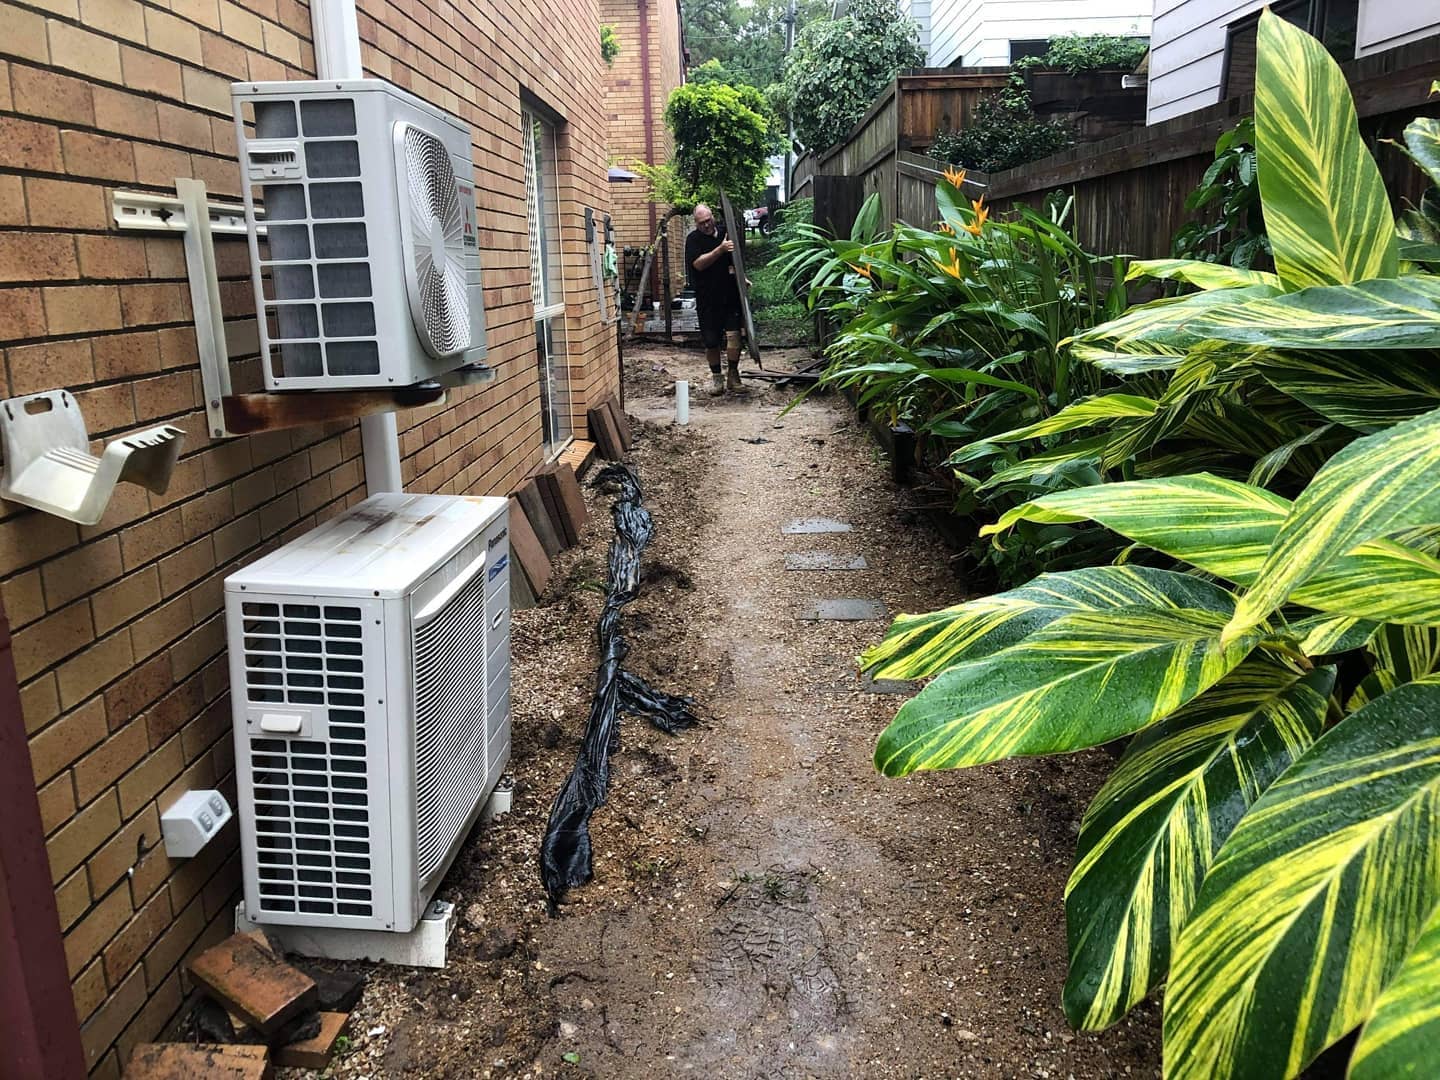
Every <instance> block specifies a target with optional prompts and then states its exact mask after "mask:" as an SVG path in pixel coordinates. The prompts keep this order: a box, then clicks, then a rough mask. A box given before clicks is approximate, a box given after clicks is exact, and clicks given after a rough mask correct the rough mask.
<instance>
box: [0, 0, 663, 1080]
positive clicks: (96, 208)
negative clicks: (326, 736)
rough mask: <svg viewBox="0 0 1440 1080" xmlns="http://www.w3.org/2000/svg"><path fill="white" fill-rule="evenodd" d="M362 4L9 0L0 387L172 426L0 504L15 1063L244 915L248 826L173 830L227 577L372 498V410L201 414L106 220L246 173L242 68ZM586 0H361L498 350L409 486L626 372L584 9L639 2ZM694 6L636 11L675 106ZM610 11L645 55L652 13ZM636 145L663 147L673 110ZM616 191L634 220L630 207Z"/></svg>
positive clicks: (171, 343) (297, 48)
mask: <svg viewBox="0 0 1440 1080" xmlns="http://www.w3.org/2000/svg"><path fill="white" fill-rule="evenodd" d="M344 3H345V0H337V2H331V3H326V4H323V5H322V4H319V3H316V4H314V5H312V6H307V5H305V4H303V3H300V2H297V0H238V2H231V0H184V2H180V0H175V2H171V0H163V2H162V0H18V2H10V0H3V2H0V25H3V27H4V30H5V33H4V35H3V38H0V349H3V353H4V360H5V364H4V370H3V372H0V384H3V389H4V394H3V395H0V396H3V397H11V396H17V395H26V394H32V393H37V392H41V391H48V390H52V389H59V388H64V389H67V390H69V391H70V392H71V393H72V394H73V397H74V400H75V401H76V402H77V403H78V404H79V405H80V407H81V408H82V409H83V411H84V415H85V420H86V422H87V423H88V426H89V434H90V436H91V438H92V439H94V440H97V442H96V445H98V444H99V442H100V441H108V440H110V439H112V438H114V437H116V436H119V435H122V434H125V433H127V432H133V431H135V430H136V429H139V428H144V427H149V426H152V425H155V424H158V423H161V422H169V423H173V424H176V425H178V426H179V427H181V428H183V429H184V430H185V431H186V433H187V438H186V441H185V445H184V452H183V456H182V457H181V459H180V461H179V464H178V466H177V468H176V470H175V473H174V476H173V479H172V481H171V484H170V488H169V490H168V492H167V493H166V494H164V495H163V496H160V495H153V494H149V493H147V492H146V491H145V490H143V489H142V488H140V487H138V486H135V485H130V484H126V485H122V486H121V487H120V488H118V489H117V495H116V498H115V499H114V501H113V502H112V503H111V505H110V507H109V510H108V512H107V513H106V514H105V516H104V518H103V519H102V520H101V521H100V523H99V524H98V525H95V526H93V527H79V526H77V525H74V524H72V523H70V522H67V521H65V520H62V519H60V518H58V517H52V516H48V515H46V514H44V513H40V512H38V511H33V510H28V509H25V508H23V507H21V506H18V505H13V504H8V503H7V504H0V597H3V616H0V1010H3V1012H4V1017H3V1020H0V1030H3V1032H4V1040H3V1041H4V1047H3V1048H0V1059H6V1058H7V1057H8V1058H10V1059H12V1060H19V1061H22V1062H28V1063H29V1066H28V1067H27V1068H25V1069H24V1070H23V1071H21V1072H20V1073H18V1074H16V1075H25V1076H36V1077H39V1076H45V1077H47V1078H51V1080H64V1078H67V1077H70V1076H74V1075H83V1072H84V1071H85V1070H89V1071H90V1072H91V1073H92V1074H93V1075H96V1076H103V1077H118V1076H119V1075H120V1073H121V1069H122V1067H123V1064H124V1062H125V1059H126V1056H127V1055H128V1053H129V1052H130V1050H131V1049H132V1048H133V1047H134V1046H135V1045H136V1044H137V1043H139V1042H141V1041H144V1040H147V1039H151V1038H153V1037H154V1036H156V1035H157V1034H158V1033H160V1032H161V1031H162V1029H164V1028H165V1027H166V1025H167V1024H168V1023H170V1021H171V1020H172V1018H173V1017H175V1016H176V1015H177V1013H178V1012H179V1010H180V1009H181V1007H182V1003H183V1002H184V1000H185V997H186V994H187V991H188V989H189V985H188V981H187V976H186V975H185V973H184V963H185V960H186V958H187V957H188V956H190V955H192V954H193V953H195V952H196V951H197V950H199V949H201V948H202V947H204V946H206V945H208V944H210V943H212V942H214V941H216V940H218V939H219V938H220V937H222V936H224V935H226V934H228V933H229V932H230V930H231V929H232V919H233V909H234V905H235V902H236V900H237V889H238V885H239V881H240V870H239V863H238V854H237V841H236V834H235V830H234V827H233V826H231V827H229V830H230V831H229V833H228V835H222V837H221V838H220V839H219V840H217V842H215V843H212V844H211V845H209V846H208V847H206V848H205V849H204V850H203V851H202V853H201V854H200V855H199V856H197V857H196V858H193V859H190V860H188V861H177V860H171V859H170V858H168V857H167V856H166V854H165V850H164V847H163V846H161V845H160V843H159V840H160V825H159V817H160V813H161V812H162V810H163V809H164V808H166V807H167V805H168V804H169V803H170V802H171V801H173V800H174V799H175V798H176V797H177V796H178V795H179V794H180V793H182V792H184V791H186V790H187V789H192V788H210V787H218V788H220V789H221V790H222V791H225V792H226V793H227V794H228V795H229V797H230V798H231V799H232V801H233V799H234V795H235V783H234V775H233V762H234V753H233V748H232V740H231V713H230V703H229V697H228V685H227V668H226V659H225V640H226V639H225V626H224V618H223V613H222V581H223V579H224V578H225V577H226V575H227V574H229V573H231V572H233V571H234V570H236V569H237V568H239V567H240V566H242V565H245V564H246V563H248V562H250V561H252V560H253V559H255V558H256V557H257V556H259V555H260V554H262V553H264V552H267V551H269V550H272V549H273V548H274V547H276V546H277V545H278V544H279V543H281V542H283V541H286V540H289V539H291V538H293V537H295V536H297V535H298V534H300V533H302V532H304V531H306V530H308V529H310V528H312V527H313V526H314V525H316V524H317V523H318V522H320V521H322V520H324V519H326V518H329V517H332V516H333V515H335V514H337V513H339V512H341V511H343V510H344V509H346V508H348V507H350V506H352V505H354V504H355V503H357V502H358V501H360V500H361V499H363V498H364V497H365V495H366V472H367V458H368V457H369V455H370V453H371V450H372V446H371V445H370V444H371V440H370V438H369V432H370V431H371V430H378V429H367V437H366V439H365V440H362V434H361V427H360V425H359V424H358V423H357V422H356V421H355V420H353V419H352V420H340V421H335V422H330V423H327V424H324V425H323V426H322V425H318V424H312V425H311V426H307V427H296V428H290V429H285V430H275V431H267V432H265V433H263V434H258V435H254V436H251V437H244V438H234V439H211V438H209V437H208V435H207V424H206V415H205V412H204V402H203V400H202V399H201V397H200V394H201V391H200V378H199V374H198V368H197V339H196V333H195V327H194V321H193V316H192V311H191V294H190V290H189V286H188V284H187V276H186V263H185V257H184V248H183V241H182V237H181V236H180V235H179V234H169V235H164V234H153V233H151V234H147V233H139V232H122V231H119V230H117V228H116V227H115V222H114V220H113V203H112V196H113V194H114V193H115V192H116V191H117V190H125V191H140V192H151V193H155V194H164V193H167V192H168V193H169V194H170V195H171V196H173V195H174V193H175V179H176V178H177V177H195V178H200V179H203V180H204V181H205V182H206V183H207V184H208V185H209V188H210V191H211V193H212V197H215V198H219V199H230V200H233V199H235V198H237V197H238V196H239V194H240V175H239V170H238V167H237V163H236V157H235V155H236V137H235V130H234V126H233V121H232V114H231V100H230V83H231V82H232V81H245V80H252V81H260V80H281V79H306V78H312V77H313V73H314V71H315V53H316V50H315V48H314V47H313V46H312V41H313V40H314V35H313V33H312V25H311V19H312V11H314V12H316V13H317V14H316V17H317V18H319V17H322V16H321V15H320V14H319V12H321V11H322V10H326V11H328V10H333V9H335V8H338V7H343V6H344ZM613 6H615V5H608V6H607V11H608V10H609V7H613ZM630 6H631V8H632V10H634V9H635V8H636V5H635V4H633V3H632V4H631V5H630ZM600 9H601V4H600V0H486V2H484V3H479V2H476V0H455V2H454V3H450V4H444V5H432V4H425V3H416V2H409V0H406V2H401V3H381V2H379V0H358V26H359V37H360V58H361V60H362V61H363V64H364V68H365V70H366V72H367V73H368V74H371V75H374V76H377V77H380V78H383V79H388V80H390V81H391V82H393V83H396V84H398V85H399V86H401V87H403V88H405V89H407V90H409V91H410V92H412V93H414V94H416V95H418V96H419V97H421V98H423V99H425V100H426V101H428V102H430V103H432V104H434V105H435V106H438V107H439V108H441V109H444V110H446V111H447V112H450V113H452V114H454V115H456V116H458V117H459V118H460V119H461V120H463V121H465V122H466V123H468V124H469V125H470V126H471V128H472V139H473V143H474V160H475V176H476V181H477V184H476V187H477V192H478V194H477V200H478V204H479V205H478V211H479V212H478V226H479V233H480V245H481V249H482V258H483V275H484V286H485V303H486V316H487V324H488V332H487V337H488V346H489V358H488V360H489V363H490V364H491V365H492V366H493V367H494V368H495V369H496V371H497V372H498V378H497V379H496V380H495V381H494V382H492V383H489V384H487V385H483V386H479V387H470V388H465V389H459V390H454V391H452V392H451V394H450V396H449V399H448V401H447V402H446V403H445V404H443V405H439V406H436V407H432V408H428V409H417V410H411V411H402V412H400V413H399V414H398V450H399V459H400V462H401V475H402V479H403V482H404V485H405V488H406V490H413V491H416V492H439V493H448V494H504V493H506V492H509V491H510V490H511V489H512V488H513V487H514V486H515V485H516V484H517V482H518V481H520V480H521V479H522V478H524V477H525V476H527V474H529V473H531V472H532V471H533V470H535V469H536V468H538V467H541V466H542V465H543V464H545V463H546V462H547V461H549V460H552V459H554V458H555V457H557V456H558V455H560V454H561V453H562V452H563V451H564V450H565V449H566V447H567V446H568V445H569V444H570V442H571V440H572V437H574V436H579V437H581V438H583V437H584V418H585V416H586V410H587V407H589V406H593V405H597V404H599V403H600V402H601V401H603V400H604V399H606V398H607V397H609V396H610V395H611V394H612V393H614V392H615V391H616V390H617V388H618V379H619V364H618V358H617V355H616V342H615V334H614V331H613V329H612V328H609V327H607V326H605V325H604V324H603V322H602V319H601V316H600V311H599V305H598V302H597V296H596V290H595V285H594V283H593V280H592V277H591V268H590V259H589V254H588V251H587V247H586V239H585V227H584V214H585V210H586V209H587V208H593V209H595V210H596V211H598V212H599V213H601V214H604V213H606V212H608V211H609V210H610V206H611V196H612V192H613V190H614V189H613V187H612V186H611V185H609V184H607V181H606V168H607V159H608V157H609V155H610V154H611V152H612V150H613V148H614V146H615V144H614V142H612V139H613V137H614V136H615V131H616V129H615V127H614V126H613V125H612V123H611V121H610V118H609V116H608V115H607V106H606V91H607V86H608V85H609V80H611V79H612V78H613V77H614V76H613V75H612V74H611V73H609V72H606V71H605V69H604V67H605V66H604V63H603V61H602V59H601V57H600V50H599V47H598V42H597V28H598V26H599V25H600V24H601V23H602V22H603V21H605V19H606V18H607V17H608V18H610V19H611V21H615V22H617V23H620V22H623V21H622V20H620V19H616V18H613V17H611V16H602V12H601V10H600ZM638 10H639V12H641V13H644V12H647V11H651V10H652V9H649V8H647V5H646V2H645V0H640V3H639V5H638ZM675 19H676V16H675V11H674V2H673V0H670V2H669V3H661V4H659V6H658V7H656V8H654V9H653V14H652V15H649V16H647V17H646V18H645V19H642V20H641V22H642V23H647V24H653V26H654V29H653V31H651V33H652V34H653V37H652V38H651V39H650V41H651V44H650V45H649V46H647V47H648V48H649V50H650V57H651V64H652V69H653V70H652V72H651V74H650V75H648V76H647V78H648V79H649V80H650V82H651V84H652V90H653V96H652V99H651V100H652V102H655V103H658V105H656V106H655V108H656V111H657V114H658V109H659V108H662V107H663V102H664V89H663V87H665V86H667V85H670V84H673V83H674V82H676V81H678V78H679V76H678V65H679V59H678V55H677V51H678V50H677V48H676V32H675V31H674V29H673V27H674V26H675ZM667 28H669V29H667ZM620 34H621V39H622V43H623V48H624V49H625V53H624V54H622V57H623V59H622V61H620V62H621V63H630V62H633V61H634V60H635V59H636V57H637V56H638V54H639V53H640V52H641V41H642V39H641V38H640V36H639V35H638V34H637V33H636V31H634V30H633V29H627V28H626V27H625V26H624V25H622V26H621V29H620ZM636 78H637V79H638V78H639V75H638V71H637V75H636ZM637 109H638V107H637ZM608 111H609V112H614V111H615V110H614V109H609V110H608ZM626 137H627V138H633V139H634V140H635V141H634V143H633V145H636V146H643V145H644V144H645V138H646V133H645V132H644V131H643V130H639V131H637V132H636V134H635V135H634V136H633V137H632V136H629V135H627V136H626ZM650 138H652V139H653V140H654V152H653V153H652V154H650V155H648V156H649V158H650V159H651V160H663V158H664V152H665V147H664V144H663V141H662V139H663V126H661V125H660V123H659V120H658V115H657V117H656V119H655V127H654V128H653V129H652V131H651V134H650ZM625 212H626V213H628V214H630V215H631V216H632V217H631V220H635V221H636V226H635V227H636V228H637V230H639V231H643V224H642V223H643V220H644V216H645V213H644V209H643V205H642V206H639V207H638V209H637V207H636V206H635V205H632V204H627V209H626V211H625ZM216 247H217V261H218V265H219V268H220V274H221V277H222V283H221V295H222V298H223V309H224V316H225V318H226V319H227V321H228V327H227V328H228V329H229V330H232V331H234V336H235V338H236V339H237V340H242V339H244V338H246V337H247V336H248V338H249V340H250V341H251V342H253V341H254V338H255V327H254V293H253V289H252V286H251V282H250V280H249V268H248V254H247V248H246V244H245V241H244V239H243V238H236V237H228V238H227V237H217V240H216ZM247 323H248V324H249V326H248V334H247V325H246V324H247ZM252 348H253V345H252ZM251 369H252V370H253V369H254V364H253V362H252V364H251ZM382 438H383V432H382ZM362 441H363V442H364V443H365V445H364V447H363V449H362ZM390 445H393V444H390ZM384 450H385V446H384V445H381V446H380V447H379V451H380V452H381V453H383V451H384ZM377 456H379V455H378V454H377ZM7 619H8V632H7V630H6V620H7ZM12 657H13V663H12ZM57 915H58V924H57ZM6 1064H7V1062H6V1061H5V1060H0V1072H4V1073H6V1075H11V1073H10V1072H9V1071H7V1068H6Z"/></svg>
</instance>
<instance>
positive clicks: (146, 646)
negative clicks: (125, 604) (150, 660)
mask: <svg viewBox="0 0 1440 1080" xmlns="http://www.w3.org/2000/svg"><path fill="white" fill-rule="evenodd" d="M192 625H194V624H193V622H192V620H191V618H190V604H189V602H188V601H187V600H186V598H185V597H184V596H177V597H176V598H175V599H174V600H172V601H170V602H169V603H168V604H162V605H161V606H160V607H158V608H156V609H155V610H154V611H152V612H150V613H149V614H148V615H145V616H143V617H141V618H140V619H138V620H137V621H136V622H135V623H134V624H133V625H132V626H131V627H130V637H131V638H132V639H133V640H134V646H135V657H136V659H137V660H138V659H143V658H144V657H147V656H152V655H154V654H155V653H156V652H157V651H158V650H160V649H161V648H163V647H164V646H166V645H168V644H169V643H170V642H172V641H174V640H175V639H176V638H178V637H179V636H180V635H181V634H183V633H185V632H186V631H187V630H189V629H190V627H191V626H192Z"/></svg>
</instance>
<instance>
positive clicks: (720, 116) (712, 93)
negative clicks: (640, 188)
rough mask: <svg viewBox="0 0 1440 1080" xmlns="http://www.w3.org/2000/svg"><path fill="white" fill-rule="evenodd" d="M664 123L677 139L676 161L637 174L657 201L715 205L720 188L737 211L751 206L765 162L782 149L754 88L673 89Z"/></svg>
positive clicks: (775, 125) (711, 84) (709, 86)
mask: <svg viewBox="0 0 1440 1080" xmlns="http://www.w3.org/2000/svg"><path fill="white" fill-rule="evenodd" d="M665 122H666V123H667V124H668V125H669V126H670V130H671V131H672V132H673V133H674V135H675V157H674V160H673V161H672V162H671V163H670V166H669V167H668V168H662V169H653V168H652V169H640V170H638V171H640V172H641V173H642V175H644V176H645V177H646V179H647V180H649V181H650V182H651V188H652V195H653V197H654V198H655V199H656V201H658V202H664V203H670V204H672V205H676V206H693V205H694V204H695V202H697V201H706V202H713V201H716V200H717V199H718V196H719V191H720V189H722V188H723V189H724V191H725V193H726V194H727V195H729V196H730V198H731V199H732V200H733V201H734V202H735V204H736V205H749V204H750V202H751V201H753V200H754V199H755V198H756V196H757V195H758V194H759V192H760V191H762V190H763V189H764V186H765V178H766V176H767V175H768V174H769V171H770V166H769V162H768V158H769V156H770V155H771V154H772V153H774V152H775V151H776V150H777V149H778V147H779V145H780V143H779V138H778V134H777V131H778V122H777V121H776V119H775V117H774V115H773V114H772V113H771V112H770V109H769V106H768V105H767V103H766V101H765V98H764V96H763V95H762V94H761V93H760V91H758V90H756V89H755V88H754V87H753V86H731V85H729V84H727V83H722V82H706V83H687V84H685V85H684V86H677V87H676V88H675V89H674V91H672V92H671V94H670V100H669V101H668V102H667V103H666V105H665Z"/></svg>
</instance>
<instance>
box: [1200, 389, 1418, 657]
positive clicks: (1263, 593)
mask: <svg viewBox="0 0 1440 1080" xmlns="http://www.w3.org/2000/svg"><path fill="white" fill-rule="evenodd" d="M1436 523H1440V409H1437V410H1435V411H1433V412H1429V413H1426V414H1425V415H1423V416H1419V417H1416V418H1415V419H1414V420H1409V421H1406V422H1405V423H1403V424H1397V425H1395V426H1394V427H1392V428H1390V429H1388V430H1386V431H1382V432H1380V433H1379V434H1378V435H1368V436H1366V437H1365V438H1362V439H1357V440H1355V441H1354V442H1353V443H1351V444H1350V445H1349V446H1347V447H1346V448H1345V449H1344V450H1342V451H1340V453H1338V454H1336V455H1335V456H1334V457H1333V458H1331V459H1330V461H1329V462H1328V463H1327V464H1326V465H1325V467H1324V468H1323V469H1321V470H1320V471H1319V472H1318V473H1316V475H1315V479H1314V480H1312V481H1311V482H1310V484H1309V485H1308V486H1307V487H1306V488H1305V490H1304V491H1302V492H1301V493H1300V496H1299V498H1297V499H1296V500H1295V504H1294V505H1293V506H1292V507H1291V508H1290V513H1289V515H1288V516H1287V517H1286V518H1285V521H1284V523H1283V524H1282V525H1281V526H1280V529H1279V531H1278V532H1277V533H1276V534H1275V541H1274V543H1273V544H1272V545H1271V548H1270V552H1269V554H1268V555H1267V556H1266V558H1265V563H1264V565H1263V566H1262V567H1261V568H1260V572H1259V574H1258V575H1257V577H1256V580H1255V582H1254V583H1253V585H1252V586H1251V587H1250V590H1249V591H1248V592H1247V593H1246V594H1245V595H1244V596H1243V597H1241V599H1240V603H1239V604H1238V605H1237V607H1236V609H1235V618H1234V619H1233V620H1232V621H1231V624H1230V626H1229V628H1228V629H1227V631H1226V632H1227V634H1228V633H1238V632H1241V631H1244V630H1247V629H1249V628H1250V627H1252V626H1255V625H1257V624H1258V623H1260V622H1261V621H1263V620H1264V619H1266V618H1267V617H1269V615H1270V613H1271V612H1272V611H1274V610H1275V609H1276V608H1278V607H1279V606H1280V605H1281V604H1283V603H1284V602H1285V601H1286V600H1287V599H1288V598H1289V597H1290V595H1291V593H1293V592H1294V591H1295V590H1296V589H1297V587H1299V586H1300V585H1302V584H1304V583H1305V582H1306V581H1307V580H1308V579H1310V578H1313V577H1315V576H1316V575H1317V574H1318V573H1320V572H1321V571H1323V570H1325V569H1326V568H1327V567H1329V565H1330V564H1331V563H1333V562H1334V561H1335V560H1336V559H1338V558H1340V557H1341V556H1343V555H1345V554H1347V553H1348V552H1351V551H1353V550H1354V549H1355V548H1357V547H1358V546H1359V545H1361V544H1363V543H1365V542H1366V541H1367V540H1370V539H1372V538H1374V537H1377V536H1382V535H1384V534H1386V533H1393V532H1398V531H1399V530H1401V529H1405V528H1411V527H1414V526H1419V525H1433V524H1436ZM1379 600H1381V598H1380V597H1377V601H1379ZM1327 610H1335V609H1333V608H1329V609H1327ZM1377 611H1378V609H1377ZM1337 613H1338V614H1352V615H1367V614H1368V615H1369V616H1370V617H1372V618H1381V619H1387V620H1388V618H1389V617H1388V616H1386V615H1380V614H1377V612H1376V611H1372V612H1369V613H1366V612H1354V611H1350V612H1338V611H1337Z"/></svg>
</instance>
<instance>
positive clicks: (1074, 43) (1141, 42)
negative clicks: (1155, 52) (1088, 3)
mask: <svg viewBox="0 0 1440 1080" xmlns="http://www.w3.org/2000/svg"><path fill="white" fill-rule="evenodd" d="M1149 51H1150V39H1149V38H1143V37H1121V36H1119V35H1117V34H1061V35H1060V36H1059V37H1053V38H1051V39H1050V47H1049V48H1048V49H1047V50H1046V51H1045V66H1046V67H1048V68H1059V69H1060V70H1062V71H1068V72H1069V73H1070V74H1071V75H1078V74H1080V72H1082V71H1098V70H1100V69H1102V68H1133V67H1134V66H1135V65H1136V64H1138V63H1140V61H1141V60H1143V59H1145V54H1146V53H1147V52H1149Z"/></svg>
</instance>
